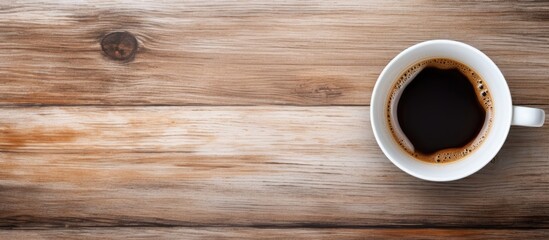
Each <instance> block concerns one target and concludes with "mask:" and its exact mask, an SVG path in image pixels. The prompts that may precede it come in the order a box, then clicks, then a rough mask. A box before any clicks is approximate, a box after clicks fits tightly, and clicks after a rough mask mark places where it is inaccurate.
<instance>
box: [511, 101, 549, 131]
mask: <svg viewBox="0 0 549 240" xmlns="http://www.w3.org/2000/svg"><path fill="white" fill-rule="evenodd" d="M543 122H545V111H543V109H539V108H531V107H522V106H513V118H512V120H511V125H516V126H525V127H541V126H543Z"/></svg>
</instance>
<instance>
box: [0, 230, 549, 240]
mask: <svg viewBox="0 0 549 240" xmlns="http://www.w3.org/2000/svg"><path fill="white" fill-rule="evenodd" d="M0 234H2V236H3V237H5V238H6V239H56V240H57V239H104V240H108V239H120V237H121V236H123V237H124V238H125V239H191V240H192V239H258V238H261V239H403V238H405V239H422V240H429V239H435V240H438V239H469V240H475V239H477V240H485V239H517V237H523V238H526V239H547V238H548V237H549V232H548V231H547V230H543V229H542V230H494V229H250V228H108V229H104V228H103V229H98V228H83V229H61V230H33V231H0Z"/></svg>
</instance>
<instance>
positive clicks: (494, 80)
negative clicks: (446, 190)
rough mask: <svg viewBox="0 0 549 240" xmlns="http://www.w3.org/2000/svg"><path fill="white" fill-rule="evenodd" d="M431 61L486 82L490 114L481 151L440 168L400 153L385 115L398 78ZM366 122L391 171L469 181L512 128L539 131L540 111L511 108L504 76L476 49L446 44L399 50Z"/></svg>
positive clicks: (377, 87) (430, 43) (379, 83)
mask: <svg viewBox="0 0 549 240" xmlns="http://www.w3.org/2000/svg"><path fill="white" fill-rule="evenodd" d="M432 58H449V59H453V60H456V61H458V62H461V63H464V64H465V65H467V66H469V67H471V68H472V69H473V70H474V71H475V72H476V73H478V74H479V75H480V76H481V77H482V79H483V80H484V81H485V82H486V85H487V86H488V89H489V91H490V93H491V96H492V101H493V109H494V115H493V119H492V120H493V125H492V127H491V129H490V130H489V132H488V134H487V136H486V139H485V140H484V142H483V143H482V144H481V145H480V147H478V148H477V149H476V150H475V151H473V152H472V153H471V154H468V155H467V156H465V157H464V158H462V159H459V160H456V161H453V162H450V163H443V164H434V163H427V162H423V161H420V160H417V159H415V158H414V157H412V156H411V155H410V154H409V153H407V152H405V151H404V150H403V149H402V148H401V147H400V146H399V145H398V143H397V142H396V140H395V139H394V138H393V136H392V134H391V132H390V130H389V126H388V121H387V115H386V112H387V107H388V105H387V102H388V97H389V96H388V95H389V93H390V90H391V88H392V86H393V84H394V83H395V81H396V80H398V78H399V76H400V74H402V73H403V72H404V71H406V70H407V69H408V68H409V67H410V66H412V65H414V64H415V63H418V62H421V61H424V60H427V59H432ZM397 101H398V100H397ZM370 119H371V122H372V128H373V131H374V135H375V138H376V140H377V143H378V144H379V146H380V148H381V150H382V151H383V153H385V155H386V156H387V157H388V158H389V159H390V160H391V161H392V162H393V163H394V164H395V165H396V166H398V167H399V168H400V169H402V170H403V171H405V172H407V173H408V174H410V175H412V176H415V177H418V178H421V179H425V180H430V181H452V180H456V179H460V178H464V177H466V176H469V175H471V174H473V173H475V172H476V171H478V170H480V169H481V168H482V167H484V166H485V165H486V164H487V163H488V162H490V160H492V158H494V156H496V154H497V153H498V152H499V150H500V149H501V147H502V146H503V143H504V142H505V139H506V138H507V134H508V133H509V128H510V127H511V125H518V126H528V127H540V126H542V125H543V122H544V120H545V112H544V111H543V110H542V109H537V108H530V107H519V106H513V105H512V103H511V93H510V91H509V87H508V86H507V82H506V81H505V78H504V77H503V74H502V73H501V71H500V70H499V68H498V67H497V66H496V64H495V63H494V62H492V60H491V59H490V58H488V56H486V55H485V54H484V53H482V52H481V51H479V50H478V49H476V48H474V47H472V46H469V45H467V44H465V43H461V42H456V41H451V40H431V41H426V42H422V43H419V44H416V45H414V46H412V47H409V48H408V49H406V50H404V51H402V52H401V53H400V54H398V55H397V56H396V57H395V58H394V59H393V60H391V62H389V64H388V65H387V66H386V67H385V69H383V71H382V72H381V74H380V75H379V78H378V79H377V82H376V85H375V87H374V91H373V93H372V101H371V107H370Z"/></svg>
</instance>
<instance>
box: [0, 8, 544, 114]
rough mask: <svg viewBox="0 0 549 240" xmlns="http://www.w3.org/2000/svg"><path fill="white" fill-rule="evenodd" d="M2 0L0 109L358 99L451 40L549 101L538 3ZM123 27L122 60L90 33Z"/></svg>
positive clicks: (520, 100) (524, 92)
mask: <svg viewBox="0 0 549 240" xmlns="http://www.w3.org/2000/svg"><path fill="white" fill-rule="evenodd" d="M157 2H158V1H155V0H148V1H139V2H136V1H129V0H125V1H116V2H114V1H110V0H108V1H107V0H94V1H53V0H47V1H39V2H38V1H4V2H3V3H1V4H0V83H1V84H0V93H1V94H0V104H3V105H10V104H53V105H203V104H211V105H261V104H290V105H368V104H369V100H370V94H371V90H372V87H373V85H374V82H375V80H376V78H377V76H378V74H379V73H380V72H381V70H382V68H383V66H385V65H386V64H387V63H388V61H389V60H390V59H391V58H392V57H394V56H395V55H396V54H397V53H398V52H400V51H402V50H403V49H404V48H406V47H408V46H410V45H412V44H414V43H417V42H420V41H424V40H428V39H436V38H445V39H455V40H460V41H464V42H467V43H469V44H472V45H474V46H476V47H478V48H479V49H481V50H482V51H484V52H486V53H487V54H488V55H489V56H490V57H492V58H493V60H494V61H495V62H496V64H498V66H500V67H501V69H502V71H503V73H504V75H505V76H506V78H507V80H508V81H509V85H510V87H511V92H512V94H513V98H514V101H515V103H517V104H549V95H548V94H547V92H549V84H547V78H548V76H549V61H548V60H547V56H548V55H549V2H547V1H519V2H514V1H483V2H476V1H472V2H464V1H444V2H442V1H436V2H435V1H409V2H402V1H338V2H333V1H320V0H308V1H297V2H293V1H283V2H280V1H276V2H273V1H266V0H261V1H226V0H218V1H192V0H185V1H168V2H163V3H162V4H158V3H157ZM112 31H128V32H131V33H133V34H135V35H136V36H137V38H138V41H139V44H140V47H139V50H138V53H137V55H136V56H135V59H134V61H132V62H129V63H119V62H115V61H111V60H110V59H109V58H107V57H106V56H104V55H103V54H102V52H101V47H100V44H99V43H100V41H101V38H102V37H103V36H105V35H106V34H108V33H110V32H112Z"/></svg>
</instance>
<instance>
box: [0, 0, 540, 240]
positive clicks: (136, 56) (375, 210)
mask: <svg viewBox="0 0 549 240" xmlns="http://www.w3.org/2000/svg"><path fill="white" fill-rule="evenodd" d="M274 2H276V3H274ZM113 32H127V33H128V34H129V35H128V36H125V38H120V36H118V37H116V36H115V37H114V38H110V39H107V38H105V36H108V34H109V33H113ZM132 35H133V36H135V37H136V39H137V41H136V42H135V43H137V45H136V48H135V51H133V50H134V49H133V48H132V47H134V45H132V41H131V40H132V38H131V36H132ZM438 38H445V39H455V40H459V41H464V42H466V43H469V44H471V45H473V46H475V47H477V48H479V49H481V50H482V51H484V52H485V53H486V54H487V55H489V56H490V57H491V58H492V59H493V60H494V61H495V62H496V64H497V65H498V66H499V67H500V68H501V70H502V71H503V73H504V75H505V76H506V78H507V81H508V83H509V86H510V88H511V92H512V95H513V101H514V104H518V105H530V106H535V107H539V108H543V109H545V111H546V112H549V94H548V93H549V2H546V1H526V2H522V1H521V2H508V1H495V2H484V3H481V2H478V3H477V2H460V1H457V2H454V1H447V2H442V1H407V2H403V1H319V0H308V1H267V0H258V1H170V2H161V1H154V0H151V1H145V2H142V1H139V2H137V1H120V2H117V3H114V1H110V0H104V1H103V0H97V1H53V0H49V1H36V2H33V1H16V2H12V1H9V0H8V1H7V2H6V1H4V2H2V3H1V5H0V81H1V82H0V108H1V109H0V227H1V228H2V229H3V230H2V232H1V233H0V236H1V237H2V238H6V239H13V238H22V239H29V238H46V239H59V238H72V237H74V238H99V239H104V238H117V237H123V238H130V239H133V238H143V239H148V238H154V239H158V238H176V239H194V238H206V239H211V238H221V237H222V238H234V239H240V238H274V239H288V238H291V239H333V238H357V239H361V238H394V239H401V238H403V237H411V238H422V239H442V238H446V237H455V238H462V237H463V238H473V239H504V238H509V239H535V238H541V239H543V238H545V239H547V238H549V127H548V125H547V124H546V125H545V126H544V127H542V128H521V127H514V128H512V129H511V132H510V135H509V138H508V139H507V142H506V143H505V146H504V147H503V149H502V150H501V152H500V154H498V156H497V157H496V158H495V159H494V161H492V162H491V164H489V165H488V166H487V167H485V168H484V169H482V170H481V171H480V172H478V173H476V174H474V175H473V176H471V177H468V178H466V179H463V180H459V181H455V182H449V183H434V182H426V181H422V180H419V179H416V178H413V177H411V176H409V175H407V174H406V173H404V172H402V171H400V170H399V169H398V168H397V167H395V166H394V165H393V164H391V163H390V162H389V160H388V159H387V158H386V157H385V156H384V155H383V153H382V152H381V151H380V149H379V147H378V146H377V144H376V142H375V140H374V137H373V134H372V130H371V127H370V120H369V107H368V105H369V103H370V97H371V92H372V87H373V86H374V83H375V80H376V78H377V76H378V74H379V73H380V71H381V70H382V69H383V67H384V66H385V65H386V64H387V63H388V61H389V60H390V59H391V58H393V57H394V56H395V55H396V54H397V53H399V52H400V51H402V50H403V49H404V48H406V47H408V46H410V45H412V44H414V43H417V42H420V41H424V40H428V39H438ZM102 43H103V48H102ZM117 44H118V45H117ZM103 50H105V51H103Z"/></svg>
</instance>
